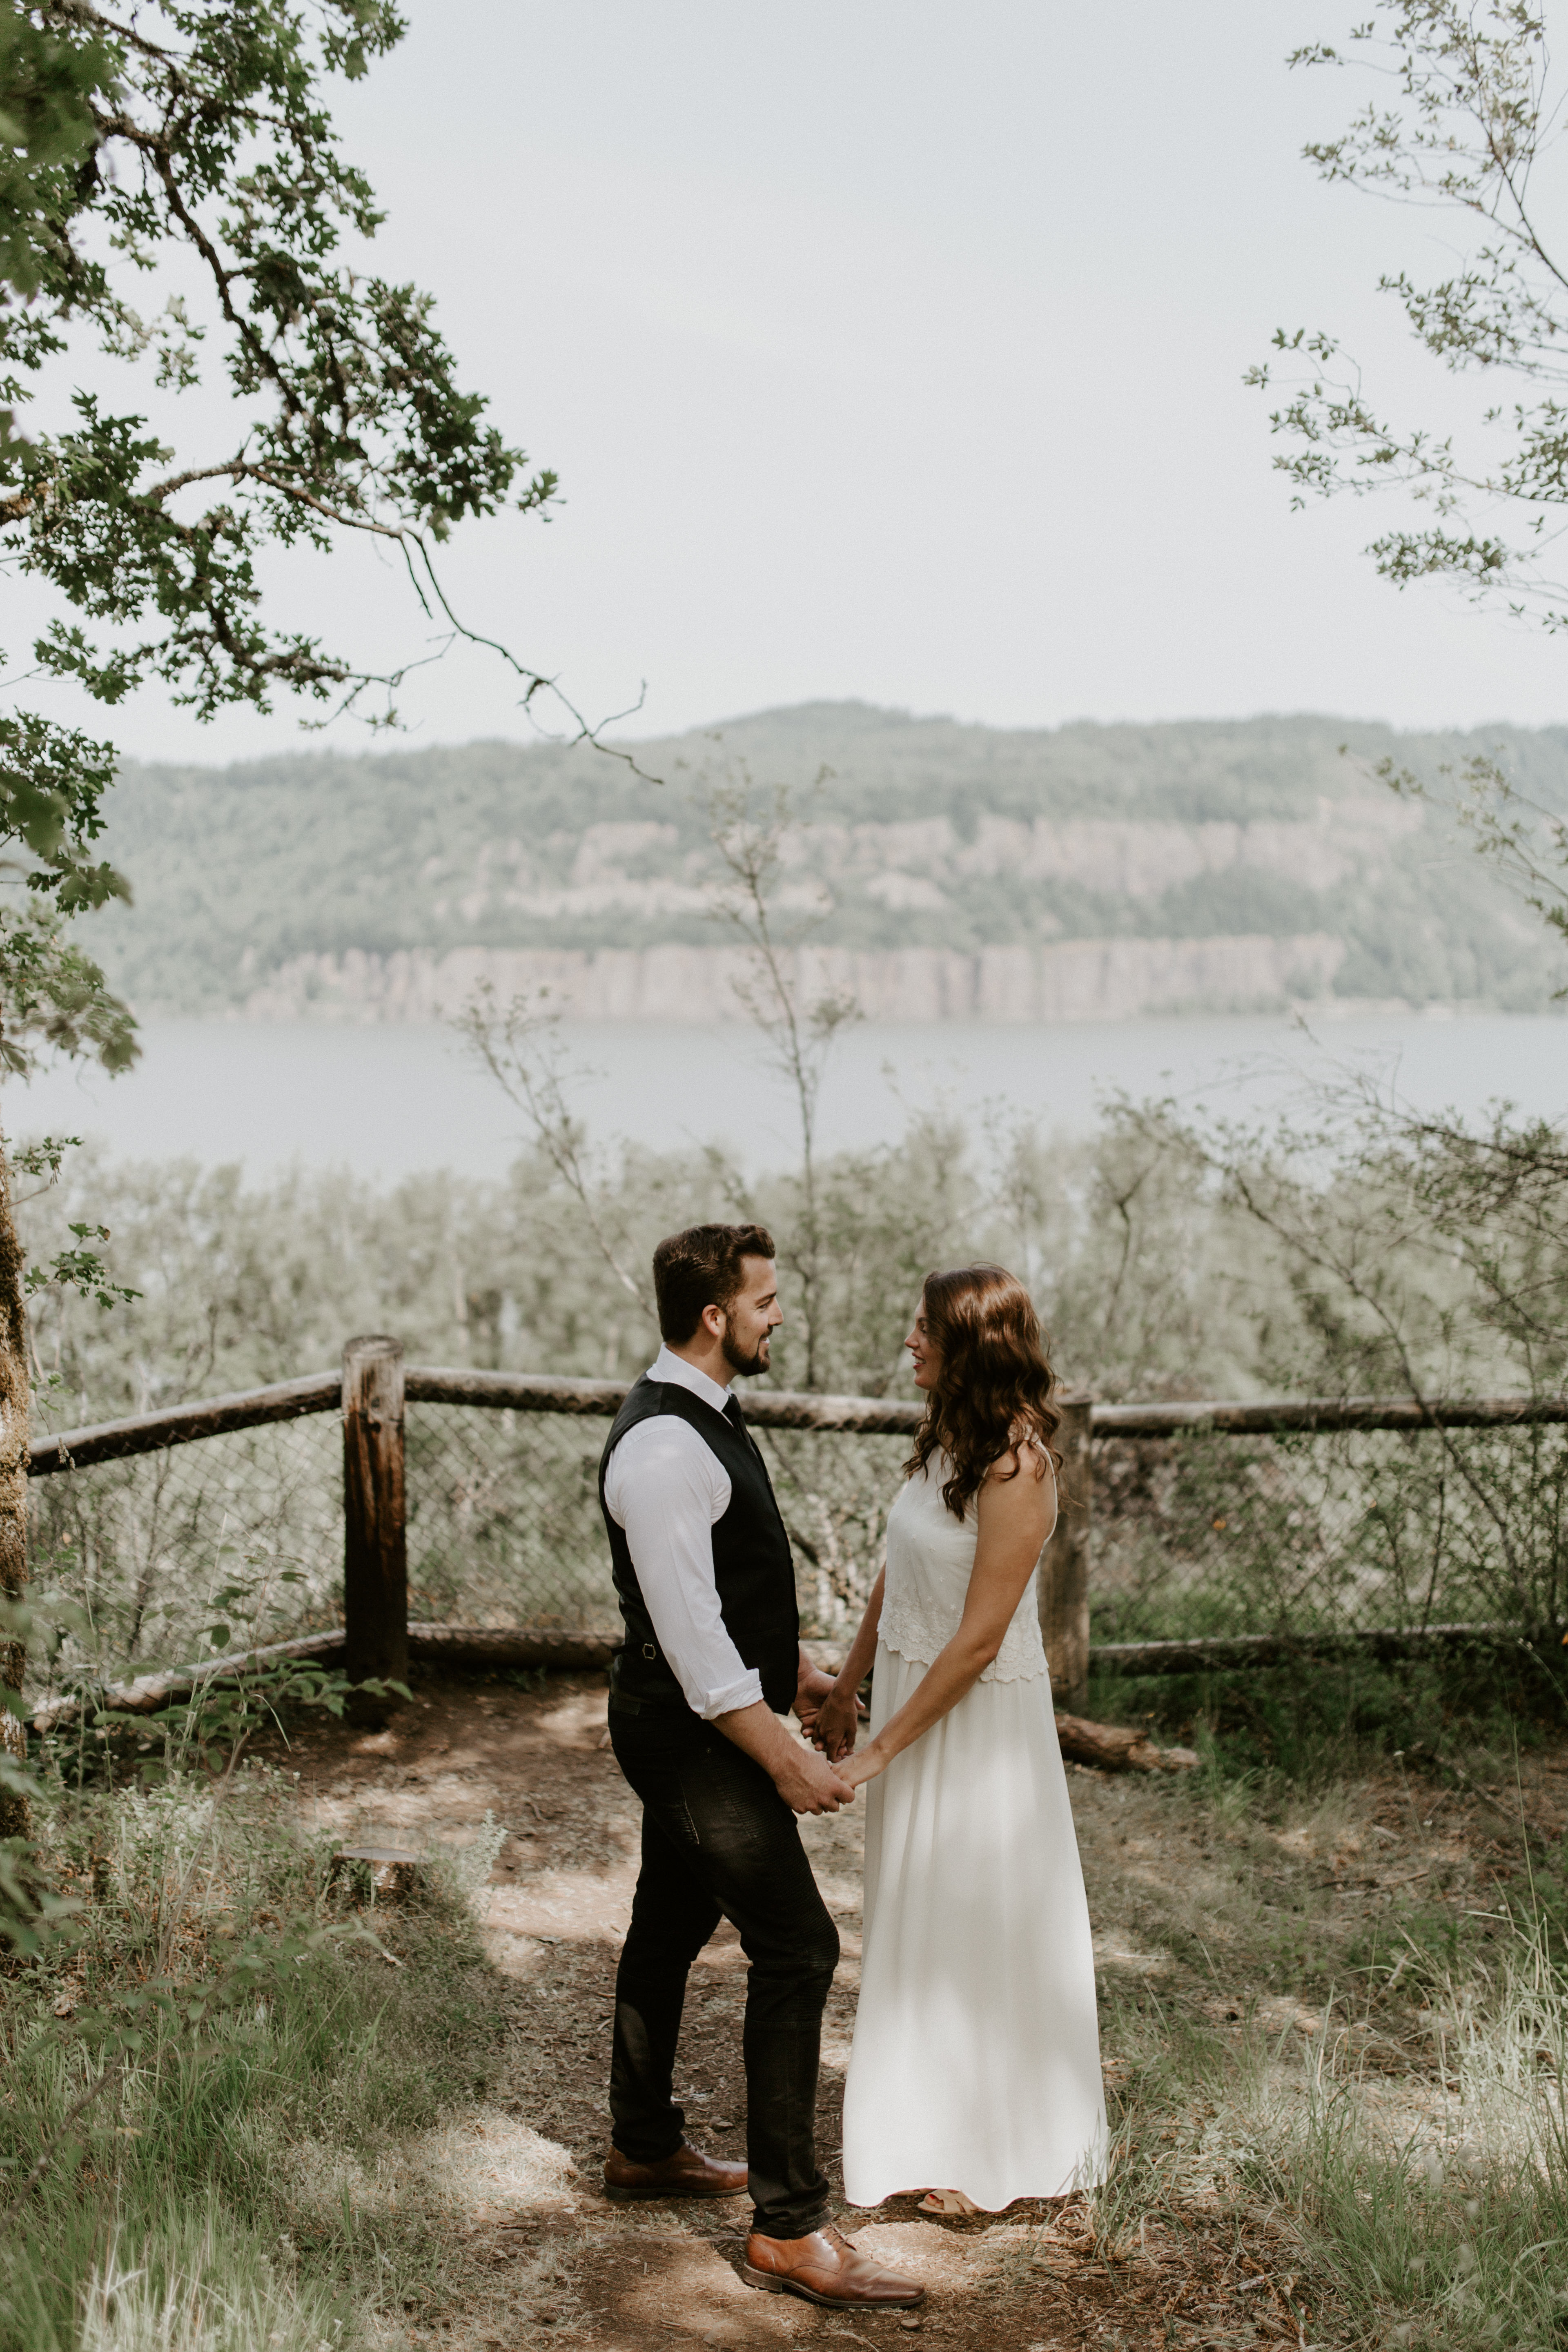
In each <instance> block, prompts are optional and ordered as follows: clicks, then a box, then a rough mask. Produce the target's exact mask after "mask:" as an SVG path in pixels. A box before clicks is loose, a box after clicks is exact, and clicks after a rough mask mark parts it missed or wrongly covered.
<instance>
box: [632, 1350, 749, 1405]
mask: <svg viewBox="0 0 1568 2352" xmlns="http://www.w3.org/2000/svg"><path fill="white" fill-rule="evenodd" d="M648 1378H649V1380H650V1381H673V1382H674V1384H675V1386H676V1387H677V1388H678V1389H689V1390H690V1391H691V1393H692V1395H693V1396H694V1397H700V1398H701V1400H702V1402H703V1403H704V1404H710V1405H711V1406H712V1408H713V1410H714V1412H723V1410H724V1408H725V1406H726V1405H727V1404H728V1403H729V1402H730V1396H731V1391H730V1390H729V1389H728V1388H721V1387H720V1385H719V1383H718V1381H710V1379H709V1377H708V1375H707V1373H706V1372H700V1371H699V1370H698V1369H697V1367H696V1365H695V1364H689V1363H688V1362H687V1360H686V1359H685V1357H684V1356H678V1355H677V1354H676V1353H675V1350H674V1349H672V1348H661V1349H659V1351H658V1355H657V1356H656V1357H655V1358H654V1360H653V1362H652V1364H651V1365H650V1367H649V1369H648Z"/></svg>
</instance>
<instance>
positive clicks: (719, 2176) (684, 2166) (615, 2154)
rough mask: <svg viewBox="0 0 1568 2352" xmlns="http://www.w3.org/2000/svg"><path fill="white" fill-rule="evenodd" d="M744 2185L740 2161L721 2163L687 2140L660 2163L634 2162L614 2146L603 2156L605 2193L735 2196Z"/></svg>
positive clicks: (630, 2195)
mask: <svg viewBox="0 0 1568 2352" xmlns="http://www.w3.org/2000/svg"><path fill="white" fill-rule="evenodd" d="M745 2185H746V2168H745V2166H744V2165H743V2164H721V2163H719V2162H718V2161H717V2160H716V2159H715V2158H713V2157H710V2156H704V2155H703V2153H702V2151H701V2149H700V2148H699V2147H692V2145H691V2143H690V2141H689V2140H684V2139H683V2140H682V2141H681V2143H680V2146H679V2147H678V2148H677V2149H676V2151H675V2154H674V2155H673V2156H667V2157H666V2158H665V2159H664V2161H663V2163H662V2164H634V2163H633V2162H632V2160H631V2158H630V2157H629V2156H623V2155H622V2154H621V2151H620V2149H619V2148H618V2147H613V2148H611V2150H610V2153H609V2155H608V2157H607V2158H605V2196H606V2197H616V2198H628V2197H738V2196H739V2195H740V2194H741V2191H742V2189H744V2187H745Z"/></svg>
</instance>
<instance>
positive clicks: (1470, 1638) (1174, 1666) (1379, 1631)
mask: <svg viewBox="0 0 1568 2352" xmlns="http://www.w3.org/2000/svg"><path fill="white" fill-rule="evenodd" d="M1546 1638H1548V1639H1549V1640H1551V1641H1552V1642H1553V1643H1555V1640H1556V1636H1555V1635H1551V1636H1548V1637H1546ZM1534 1647H1535V1642H1534V1639H1533V1637H1532V1636H1531V1634H1529V1633H1521V1631H1520V1629H1519V1627H1518V1626H1517V1625H1498V1624H1481V1625H1389V1626H1374V1627H1373V1628H1372V1629H1371V1630H1370V1631H1363V1632H1358V1633H1218V1634H1214V1635H1211V1636H1209V1637H1207V1638H1201V1639H1199V1640H1196V1641H1191V1642H1100V1643H1096V1644H1095V1645H1094V1647H1093V1648H1092V1649H1091V1650H1090V1651H1089V1671H1090V1673H1091V1674H1097V1675H1196V1674H1204V1673H1212V1674H1226V1673H1234V1672H1235V1671H1236V1670H1237V1668H1238V1667H1243V1666H1289V1665H1294V1664H1298V1663H1299V1662H1300V1660H1301V1659H1303V1658H1356V1657H1361V1658H1384V1659H1389V1658H1419V1657H1428V1656H1434V1655H1437V1654H1441V1653H1442V1652H1444V1651H1446V1650H1468V1649H1498V1648H1510V1649H1512V1648H1521V1649H1533V1648H1534Z"/></svg>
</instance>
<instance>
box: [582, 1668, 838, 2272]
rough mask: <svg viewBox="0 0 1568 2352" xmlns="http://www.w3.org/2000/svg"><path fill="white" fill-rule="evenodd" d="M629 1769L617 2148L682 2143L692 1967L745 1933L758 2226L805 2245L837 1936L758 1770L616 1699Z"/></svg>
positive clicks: (749, 2112)
mask: <svg viewBox="0 0 1568 2352" xmlns="http://www.w3.org/2000/svg"><path fill="white" fill-rule="evenodd" d="M610 1740H611V1744H612V1746H613V1747H614V1748H615V1751H616V1762H617V1763H618V1764H619V1766H620V1768H621V1770H622V1771H623V1772H624V1773H625V1774H626V1779H627V1780H629V1781H630V1783H631V1785H632V1787H633V1788H634V1789H635V1790H637V1795H638V1796H639V1797H640V1798H641V1799H642V1803H643V1828H642V1870H641V1873H640V1874H639V1875H638V1878H637V1895H636V1897H635V1899H634V1901H633V1904H632V1924H631V1927H630V1930H629V1932H628V1934H627V1936H626V1947H625V1948H624V1950H623V1951H622V1954H621V1965H620V1972H619V1974H618V1976H617V1978H616V2039H615V2050H614V2054H613V2056H612V2058H611V2062H610V2116H611V2120H612V2123H613V2125H614V2129H615V2144H616V2147H618V2148H619V2150H620V2152H621V2154H622V2155H623V2156H626V2157H629V2158H631V2159H632V2161H633V2162H634V2163H636V2164H658V2163H659V2162H660V2161H661V2160H662V2159H663V2158H665V2157H667V2156H670V2155H673V2153H674V2151H675V2149H676V2148H677V2147H679V2144H680V2137H681V2132H682V2128H683V2126H684V2124H685V2121H686V2117H685V2116H684V2114H683V2112H682V2110H681V2109H680V2108H679V2107H678V2106H677V2105H676V2104H675V2101H674V2097H673V2095H672V2093H673V2084H674V2076H675V2045H676V2041H677V2039H678V2037H679V2032H680V2012H681V2008H682V2006H683V2004H684V2001H685V1998H686V1979H687V1975H688V1973H689V1969H690V1967H691V1963H692V1961H693V1960H694V1959H695V1958H697V1955H698V1953H699V1952H700V1950H701V1949H702V1947H703V1945H704V1944H705V1943H706V1942H707V1941H708V1938H709V1937H710V1935H711V1934H712V1933H713V1930H714V1929H715V1927H717V1926H718V1925H719V1922H720V1919H721V1918H725V1919H730V1920H732V1921H733V1923H734V1925H735V1927H736V1928H737V1929H738V1930H739V1932H740V1937H741V1946H742V1950H743V1951H744V1953H745V1955H746V1958H748V1959H749V1960H750V1962H751V1964H752V1967H751V1975H750V1978H749V1980H748V1983H747V1987H746V2026H745V2039H744V2044H743V2047H744V2054H745V2063H746V2160H747V2164H748V2167H749V2168H750V2173H751V2194H752V2203H753V2205H754V2206H755V2207H756V2227H757V2228H758V2229H759V2230H761V2231H764V2232H765V2234H766V2235H767V2236H768V2237H770V2238H804V2237H806V2236H808V2235H809V2233H810V2232H811V2231H813V2230H816V2229H819V2228H820V2227H821V2225H822V2221H823V2216H824V2214H825V2213H826V2207H827V2183H826V2179H824V2178H823V2175H822V2172H821V2169H820V2168H819V2167H818V2164H817V2161H816V2070H817V2058H818V2054H819V2049H820V2043H821V2038H822V2011H823V2008H824V2006H825V2004H826V2000H827V1989H828V1987H829V1985H830V1984H831V1983H832V1981H833V1971H834V1969H835V1968H836V1967H837V1964H838V1930H837V1927H835V1926H834V1924H833V1922H832V1920H831V1919H830V1918H829V1916H828V1915H827V1909H826V1905H825V1904H824V1903H823V1900H822V1897H821V1895H819V1894H818V1893H817V1891H816V1879H815V1878H814V1877H813V1876H812V1874H811V1864H809V1862H807V1860H806V1858H805V1848H804V1847H803V1846H802V1844H801V1842H800V1832H799V1830H798V1829H797V1828H796V1826H795V1815H794V1814H793V1813H792V1812H791V1811H790V1809H789V1807H788V1806H787V1805H786V1804H785V1803H784V1799H783V1798H782V1797H781V1796H780V1795H779V1792H778V1790H776V1789H775V1788H774V1786H773V1782H772V1780H770V1779H769V1778H768V1776H767V1774H766V1773H765V1772H764V1771H763V1768H762V1766H761V1765H760V1764H757V1763H754V1762H753V1761H752V1758H751V1757H749V1756H747V1755H744V1754H743V1753H742V1750H741V1749H740V1748H737V1747H735V1746H734V1745H733V1743H732V1742H731V1741H730V1740H728V1739H726V1738H724V1735H723V1733H722V1732H721V1731H715V1730H714V1728H713V1727H712V1725H711V1724H710V1723H704V1722H703V1721H702V1720H701V1718H700V1717H699V1716H696V1715H693V1714H692V1713H691V1712H690V1710H689V1708H687V1707H684V1706H645V1707H643V1708H641V1709H640V1710H639V1711H638V1712H637V1713H636V1714H633V1713H630V1712H629V1711H627V1710H626V1707H625V1705H624V1703H623V1704H621V1705H617V1704H616V1700H615V1699H614V1698H612V1699H611V1701H610Z"/></svg>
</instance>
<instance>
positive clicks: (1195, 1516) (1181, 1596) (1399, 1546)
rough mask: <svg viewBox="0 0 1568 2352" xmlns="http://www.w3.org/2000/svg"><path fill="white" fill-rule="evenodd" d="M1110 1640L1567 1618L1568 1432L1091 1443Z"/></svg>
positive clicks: (1100, 1617) (1547, 1622)
mask: <svg viewBox="0 0 1568 2352" xmlns="http://www.w3.org/2000/svg"><path fill="white" fill-rule="evenodd" d="M1094 1453H1095V1492H1094V1537H1093V1549H1092V1555H1091V1557H1092V1590H1093V1595H1094V1620H1095V1638H1096V1640H1097V1641H1102V1642H1118V1641H1148V1640H1161V1639H1173V1638H1174V1639H1181V1638H1188V1637H1196V1636H1202V1635H1208V1634H1228V1633H1352V1632H1373V1631H1379V1630H1382V1629H1384V1628H1389V1627H1394V1626H1400V1627H1425V1626H1428V1625H1432V1624H1440V1623H1444V1622H1448V1623H1453V1622H1500V1623H1505V1624H1510V1625H1512V1626H1515V1627H1517V1628H1519V1629H1521V1630H1526V1629H1528V1630H1531V1631H1534V1630H1538V1629H1541V1628H1543V1627H1548V1626H1552V1625H1556V1624H1557V1623H1559V1622H1560V1621H1561V1619H1562V1617H1563V1609H1564V1603H1565V1600H1568V1594H1565V1591H1564V1570H1565V1566H1568V1539H1565V1533H1564V1524H1565V1523H1564V1506H1565V1504H1568V1430H1564V1429H1563V1427H1562V1426H1561V1425H1557V1426H1552V1425H1550V1424H1546V1425H1542V1424H1536V1425H1533V1426H1525V1427H1521V1428H1487V1429H1464V1428H1426V1429H1419V1430H1411V1431H1392V1430H1353V1429H1341V1430H1325V1431H1312V1432H1306V1431H1301V1432H1282V1433H1276V1434H1271V1435H1267V1436H1254V1435H1237V1434H1236V1433H1230V1432H1224V1431H1204V1430H1195V1431H1192V1432H1189V1433H1184V1434H1183V1435H1181V1436H1177V1437H1172V1438H1156V1439H1148V1438H1143V1439H1128V1438H1114V1437H1112V1438H1100V1439H1098V1440H1097V1442H1096V1444H1095V1447H1094Z"/></svg>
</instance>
